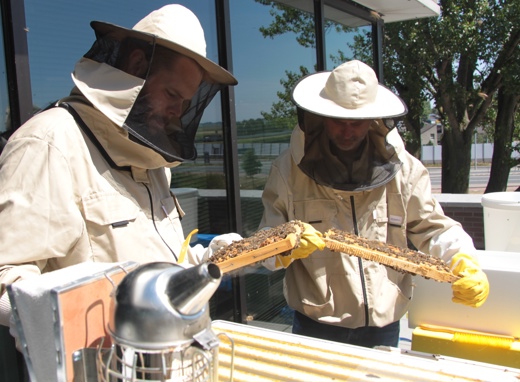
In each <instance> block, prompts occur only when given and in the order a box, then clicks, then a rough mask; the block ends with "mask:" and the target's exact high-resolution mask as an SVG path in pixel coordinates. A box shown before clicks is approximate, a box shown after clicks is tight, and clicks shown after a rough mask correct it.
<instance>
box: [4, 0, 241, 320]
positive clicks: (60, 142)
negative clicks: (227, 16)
mask: <svg viewBox="0 0 520 382" xmlns="http://www.w3.org/2000/svg"><path fill="white" fill-rule="evenodd" d="M91 26H92V28H93V29H94V31H95V33H96V41H95V42H94V44H93V46H92V48H91V49H90V50H89V51H88V52H87V53H86V54H85V55H84V56H83V57H82V58H81V59H80V60H79V61H78V62H77V64H76V66H75V68H74V72H73V73H72V79H73V81H74V84H75V87H74V88H73V90H72V92H71V94H70V95H69V96H68V97H66V98H63V99H60V100H59V101H57V102H56V104H55V105H53V106H52V107H50V108H48V109H47V110H45V111H43V112H41V113H39V114H37V115H36V116H34V117H33V118H32V119H30V120H29V121H28V122H27V123H25V124H24V125H23V126H22V127H20V128H19V129H18V130H17V131H16V133H15V134H14V135H13V136H12V137H11V138H10V140H9V142H8V143H7V145H6V147H5V148H4V150H3V152H2V156H1V157H0V226H1V227H3V228H2V230H0V286H1V289H0V295H1V298H0V324H2V325H6V326H7V325H9V317H10V305H9V300H8V297H7V293H6V286H7V285H9V284H11V283H13V282H15V281H17V280H19V279H25V278H28V277H35V276H38V275H40V274H41V273H43V272H49V271H53V270H57V269H60V268H64V267H67V266H70V265H73V264H78V263H82V262H89V261H92V262H121V261H136V262H138V263H147V262H155V261H169V262H179V261H180V260H181V259H180V256H181V252H182V251H181V246H182V244H183V242H184V241H185V236H184V233H183V231H182V227H181V223H180V218H181V217H182V216H183V215H184V212H183V211H182V210H181V208H180V206H179V204H178V202H177V200H176V198H175V196H174V195H172V193H171V192H170V177H171V172H170V168H172V167H175V166H178V165H179V164H181V163H182V162H183V161H185V160H191V159H194V158H195V157H196V151H195V146H194V138H195V133H196V131H197V128H198V125H199V121H200V119H201V116H202V113H203V111H204V108H205V107H206V106H207V105H208V104H209V103H210V101H211V100H212V98H213V97H214V95H215V94H216V93H217V92H218V91H219V90H221V89H222V88H223V87H225V86H228V85H235V84H236V83H237V81H236V79H235V78H234V77H233V76H232V75H231V74H230V73H229V72H227V71H226V70H225V69H223V68H222V67H220V66H219V65H217V64H215V63H214V62H212V61H210V60H209V59H207V58H206V42H205V38H204V31H203V29H202V27H201V25H200V22H199V20H198V19H197V17H196V16H195V15H194V14H193V13H192V12H191V11H190V10H188V9H187V8H185V7H183V6H181V5H166V6H164V7H162V8H160V9H158V10H156V11H153V12H151V13H150V14H149V15H147V16H146V17H144V18H143V19H142V20H141V21H139V22H138V23H137V24H136V25H135V26H134V27H133V28H132V29H127V28H124V27H121V26H117V25H113V24H109V23H105V22H99V21H93V22H92V23H91ZM187 213H190V211H187ZM240 238H241V237H240V236H239V235H238V234H226V235H221V236H217V237H216V238H215V239H213V242H212V243H210V246H209V247H208V248H203V247H202V246H200V245H198V246H196V247H194V248H190V247H189V246H188V248H187V253H185V254H182V256H185V260H184V263H185V264H189V263H191V264H195V263H198V262H200V261H202V260H203V259H205V258H207V257H208V256H209V255H210V250H211V249H217V248H219V247H220V246H222V245H226V244H228V243H229V242H231V241H232V240H238V239H240Z"/></svg>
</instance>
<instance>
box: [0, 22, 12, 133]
mask: <svg viewBox="0 0 520 382" xmlns="http://www.w3.org/2000/svg"><path fill="white" fill-rule="evenodd" d="M0 22H1V21H0ZM8 94H9V93H8V85H7V70H6V63H5V49H4V34H3V27H2V29H0V133H3V132H5V131H7V130H10V129H11V122H10V117H9V96H8Z"/></svg>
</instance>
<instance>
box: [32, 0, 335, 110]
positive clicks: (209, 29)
mask: <svg viewBox="0 0 520 382" xmlns="http://www.w3.org/2000/svg"><path fill="white" fill-rule="evenodd" d="M167 3H168V2H167V1H159V0H147V1H142V0H141V1H140V0H126V1H124V2H121V1H115V0H88V1H84V2H80V1H71V0H52V1H49V0H47V1H44V0H25V10H26V23H27V27H28V30H29V32H28V43H29V59H30V65H31V81H32V84H33V89H32V91H33V99H34V103H35V104H36V105H38V106H45V105H46V104H48V103H49V102H51V101H53V100H55V99H58V98H60V97H63V96H64V95H66V94H68V92H69V91H70V88H71V87H72V80H71V77H70V73H71V72H72V70H73V68H74V64H75V62H76V61H77V60H78V59H79V58H80V57H81V56H82V55H83V54H84V53H85V52H86V51H87V50H88V49H89V48H90V46H91V44H92V42H93V41H94V32H93V30H92V29H91V27H90V25H89V23H90V21H91V20H101V21H107V22H111V23H114V24H118V25H121V26H125V27H129V28H131V27H132V26H133V25H134V24H135V23H136V22H137V21H139V19H141V18H142V17H143V16H145V15H146V14H148V13H149V12H151V11H152V10H154V9H157V8H160V7H161V6H163V5H165V4H167ZM179 3H182V4H184V5H186V6H187V7H188V8H190V9H191V10H192V11H193V12H194V13H195V14H196V15H197V16H198V17H199V19H200V21H201V24H202V26H203V28H204V30H205V31H206V40H207V45H208V51H207V55H208V57H209V58H210V59H212V60H214V61H216V60H217V51H216V37H215V35H214V33H213V31H214V30H215V20H213V17H212V16H211V15H212V14H213V13H212V12H211V11H210V10H211V9H212V8H213V4H214V2H213V1H212V0H211V1H203V0H184V1H179ZM230 3H231V6H230V8H231V18H232V22H231V28H232V36H233V37H232V50H233V72H234V75H235V77H237V79H238V81H239V85H238V86H236V88H235V94H236V100H237V103H236V105H237V107H236V114H237V119H238V120H242V119H248V118H258V117H260V111H268V110H269V109H270V106H271V104H272V103H273V102H274V101H276V91H280V90H282V87H281V85H280V79H281V78H282V77H284V76H285V70H291V71H297V69H298V67H299V65H305V66H307V67H311V66H312V65H313V63H314V60H315V58H314V51H312V50H310V49H304V48H302V47H300V46H298V45H297V44H296V42H295V39H294V37H295V36H294V35H287V36H281V37H277V38H276V40H275V42H273V41H272V40H270V39H264V38H263V37H262V36H261V34H260V32H259V30H258V28H259V27H260V26H261V25H268V24H269V22H270V20H271V16H270V15H269V10H270V8H269V7H266V6H263V5H261V4H258V3H255V2H254V1H253V0H232V1H231V2H230ZM123 4H124V5H123ZM343 38H344V37H343Z"/></svg>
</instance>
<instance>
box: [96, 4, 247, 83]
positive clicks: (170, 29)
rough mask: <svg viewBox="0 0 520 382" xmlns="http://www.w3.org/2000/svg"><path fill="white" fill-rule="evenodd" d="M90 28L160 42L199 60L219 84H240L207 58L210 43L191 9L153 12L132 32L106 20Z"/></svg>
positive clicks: (170, 7)
mask: <svg viewBox="0 0 520 382" xmlns="http://www.w3.org/2000/svg"><path fill="white" fill-rule="evenodd" d="M90 26H91V27H92V28H93V29H94V30H95V31H96V34H97V35H98V36H104V35H107V34H110V35H112V36H113V37H114V38H117V39H121V40H122V39H123V38H125V37H133V38H136V39H139V40H144V41H149V42H153V41H154V40H155V43H157V44H158V45H160V46H163V47H165V48H167V49H171V50H173V51H175V52H178V53H181V54H183V55H184V56H187V57H189V58H192V59H193V60H195V61H196V62H197V63H198V64H199V65H200V66H202V68H203V69H204V70H205V71H206V72H207V73H208V75H209V77H210V78H211V79H212V80H213V81H214V82H217V83H221V84H224V85H236V84H237V83H238V82H237V80H236V79H235V77H233V75H232V74H231V73H229V72H228V71H227V70H225V69H224V68H222V67H221V66H220V65H217V64H216V63H214V62H213V61H211V60H209V59H207V58H206V40H205V38H204V30H203V29H202V26H201V25H200V22H199V19H198V18H197V16H195V14H194V13H193V12H192V11H190V10H189V9H188V8H185V7H184V6H182V5H179V4H170V5H165V6H164V7H162V8H160V9H158V10H156V11H153V12H151V13H150V14H149V15H147V16H146V17H144V18H143V19H142V20H141V21H139V22H138V23H137V24H135V26H134V27H133V28H132V29H128V28H124V27H121V26H119V25H114V24H110V23H106V22H102V21H92V22H91V23H90Z"/></svg>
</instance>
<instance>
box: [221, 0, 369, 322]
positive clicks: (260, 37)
mask: <svg viewBox="0 0 520 382" xmlns="http://www.w3.org/2000/svg"><path fill="white" fill-rule="evenodd" d="M293 3H296V2H293ZM297 4H298V6H299V7H301V9H295V8H291V7H287V6H284V5H281V4H279V3H277V2H272V1H264V0H247V1H245V0H232V1H231V25H232V44H233V53H234V55H233V65H234V68H235V75H236V76H237V78H238V81H239V85H238V86H237V88H236V91H235V95H236V114H237V128H238V152H239V156H240V158H239V160H240V174H241V177H240V184H241V203H242V211H243V213H242V215H243V227H244V235H245V236H249V235H251V234H252V233H254V231H256V230H257V229H258V225H259V223H260V219H261V217H262V213H263V205H262V202H261V193H262V190H263V187H264V185H265V181H266V179H267V176H268V174H269V170H270V167H271V162H272V161H273V160H274V159H275V158H276V157H278V156H279V155H280V153H281V152H282V151H283V150H285V149H287V148H288V146H289V140H290V135H291V132H292V130H293V129H294V128H295V126H296V122H297V118H296V108H295V107H294V105H293V104H292V102H291V98H290V92H291V90H292V88H293V87H294V85H295V84H296V83H297V81H298V80H300V79H301V78H302V77H303V76H305V75H307V74H309V73H314V72H315V71H316V51H315V49H316V47H315V36H314V33H315V32H314V20H313V15H312V13H309V12H308V10H312V9H313V5H312V1H302V2H298V3H297ZM306 10H307V11H306ZM271 12H274V15H272V14H271ZM342 16H343V19H349V20H351V19H352V18H345V17H344V16H345V15H344V14H343V15H342ZM356 20H357V21H356V23H357V24H360V23H364V24H365V25H366V22H364V21H363V22H362V21H360V20H359V19H356ZM357 24H356V25H357ZM326 25H327V26H326V44H327V51H328V52H330V53H331V56H334V57H330V56H329V59H328V65H330V66H331V68H332V67H333V66H337V65H338V64H339V62H340V61H343V60H345V59H346V58H351V57H352V56H353V55H354V54H353V49H352V47H351V45H353V43H354V36H355V35H356V34H358V33H362V31H363V27H359V28H358V27H357V26H354V27H351V26H350V25H348V26H345V25H343V24H339V23H336V22H333V21H330V20H329V21H328V22H327V23H326ZM244 273H245V281H246V287H245V288H246V310H247V312H246V313H247V318H248V322H250V323H251V324H253V325H254V324H258V323H261V322H262V321H267V322H269V325H270V326H271V327H274V328H277V329H281V330H287V329H288V327H290V325H291V324H292V311H291V309H290V308H289V307H288V306H287V304H286V302H285V299H284V296H283V277H284V274H285V272H284V271H283V270H280V271H276V272H271V271H269V270H267V269H266V268H264V267H262V266H261V265H257V266H252V267H248V268H247V270H246V272H244ZM272 325H274V326H272Z"/></svg>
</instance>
